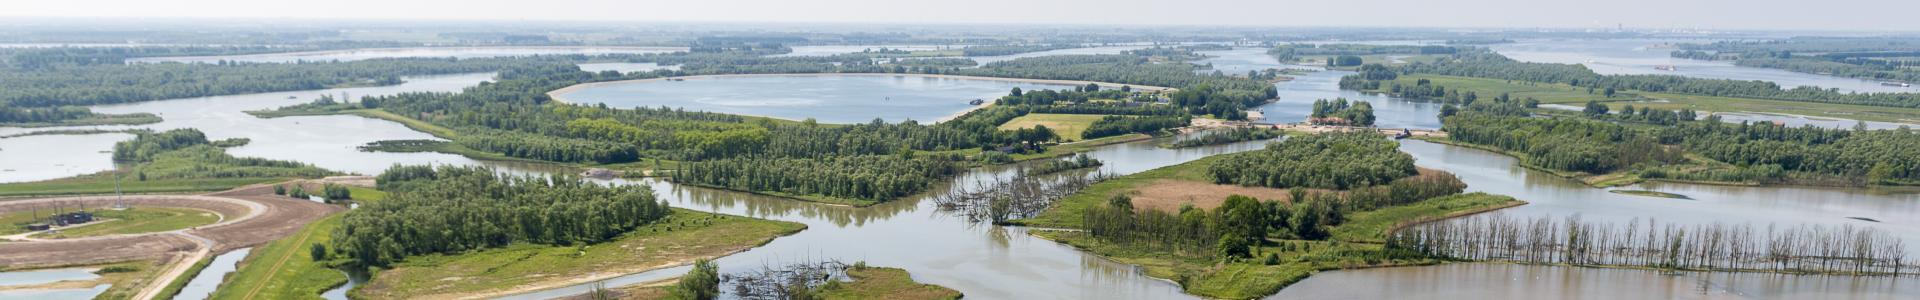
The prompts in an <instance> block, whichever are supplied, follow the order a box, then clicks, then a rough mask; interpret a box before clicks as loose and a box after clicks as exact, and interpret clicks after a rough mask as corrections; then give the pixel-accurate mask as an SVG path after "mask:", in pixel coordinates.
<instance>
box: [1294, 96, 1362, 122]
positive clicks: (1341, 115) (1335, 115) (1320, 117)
mask: <svg viewBox="0 0 1920 300" xmlns="http://www.w3.org/2000/svg"><path fill="white" fill-rule="evenodd" d="M1309 116H1311V117H1312V118H1310V119H1307V122H1309V123H1313V124H1321V125H1347V126H1362V127H1372V126H1373V121H1374V117H1373V104H1371V103H1367V102H1366V101H1353V102H1351V103H1349V102H1347V98H1338V99H1334V100H1333V101H1327V99H1320V100H1314V101H1313V113H1312V114H1310V115H1309Z"/></svg>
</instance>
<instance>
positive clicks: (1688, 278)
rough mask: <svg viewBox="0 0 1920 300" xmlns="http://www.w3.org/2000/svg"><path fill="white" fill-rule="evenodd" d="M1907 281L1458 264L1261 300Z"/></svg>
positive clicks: (1781, 295) (1832, 294)
mask: <svg viewBox="0 0 1920 300" xmlns="http://www.w3.org/2000/svg"><path fill="white" fill-rule="evenodd" d="M1915 295H1920V281H1915V280H1912V279H1910V278H1889V277H1867V278H1862V277H1848V276H1819V275H1781V274H1754V273H1680V274H1661V273H1660V272H1658V271H1650V270H1625V269H1597V268H1578V267H1565V266H1529V265H1514V264H1497V263H1464V264H1448V265H1439V266H1428V267H1400V268H1379V269H1365V270H1345V271H1332V272H1324V273H1320V274H1316V275H1313V277H1310V278H1307V279H1306V280H1303V281H1301V282H1300V283H1299V284H1297V285H1295V286H1294V287H1291V288H1287V289H1286V290H1282V291H1280V293H1279V294H1276V295H1273V296H1271V297H1267V299H1406V298H1420V299H1913V298H1912V297H1914V296H1915Z"/></svg>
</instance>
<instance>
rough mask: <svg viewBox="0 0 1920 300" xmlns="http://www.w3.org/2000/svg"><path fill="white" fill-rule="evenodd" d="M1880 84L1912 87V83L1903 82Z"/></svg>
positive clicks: (1883, 83) (1882, 83)
mask: <svg viewBox="0 0 1920 300" xmlns="http://www.w3.org/2000/svg"><path fill="white" fill-rule="evenodd" d="M1880 85H1884V86H1891V87H1913V84H1912V83H1905V82H1881V83H1880Z"/></svg>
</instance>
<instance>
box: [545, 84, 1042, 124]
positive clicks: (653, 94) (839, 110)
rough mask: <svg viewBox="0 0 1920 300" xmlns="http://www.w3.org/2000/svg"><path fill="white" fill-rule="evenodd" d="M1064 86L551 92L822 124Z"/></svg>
mask: <svg viewBox="0 0 1920 300" xmlns="http://www.w3.org/2000/svg"><path fill="white" fill-rule="evenodd" d="M1015 87H1018V88H1020V89H1022V90H1036V89H1069V88H1072V87H1073V86H1070V85H1065V84H1048V83H1038V82H1025V81H1019V80H1015V79H994V78H969V77H948V76H934V75H893V74H819V75H810V74H802V75H752V76H694V77H677V78H672V79H648V80H634V81H622V82H608V83H601V84H593V85H587V86H579V87H575V88H568V89H564V90H561V91H556V92H554V95H555V98H557V99H561V101H566V102H571V103H581V104H606V105H608V106H612V107H663V106H664V107H674V108H684V109H686V110H689V111H708V112H718V113H728V114H740V115H751V116H767V117H774V118H781V119H788V120H802V119H806V118H814V119H815V120H818V121H820V122H822V123H865V122H868V121H872V120H873V119H874V118H879V119H883V120H886V121H887V122H901V121H905V120H915V121H921V122H932V121H939V120H943V119H945V118H947V117H949V116H953V115H955V114H957V113H960V112H963V111H966V110H967V109H968V108H971V107H974V105H972V104H968V102H969V101H973V100H974V99H980V100H987V101H992V100H993V99H998V98H1000V96H1003V95H1006V94H1007V93H1008V92H1009V91H1011V90H1012V89H1013V88H1015Z"/></svg>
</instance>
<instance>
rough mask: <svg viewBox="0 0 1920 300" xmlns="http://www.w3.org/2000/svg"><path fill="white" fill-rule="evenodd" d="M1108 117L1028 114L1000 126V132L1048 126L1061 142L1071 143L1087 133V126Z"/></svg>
mask: <svg viewBox="0 0 1920 300" xmlns="http://www.w3.org/2000/svg"><path fill="white" fill-rule="evenodd" d="M1106 116H1107V115H1069V114H1027V115H1025V116H1020V117H1019V118H1013V120H1010V121H1007V123H1006V124H1000V130H1014V129H1021V128H1033V126H1035V125H1043V126H1047V129H1053V132H1054V133H1055V134H1059V135H1060V140H1061V141H1066V142H1071V141H1078V140H1080V133H1082V132H1086V131H1087V126H1091V125H1093V121H1099V120H1100V118H1104V117H1106Z"/></svg>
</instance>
